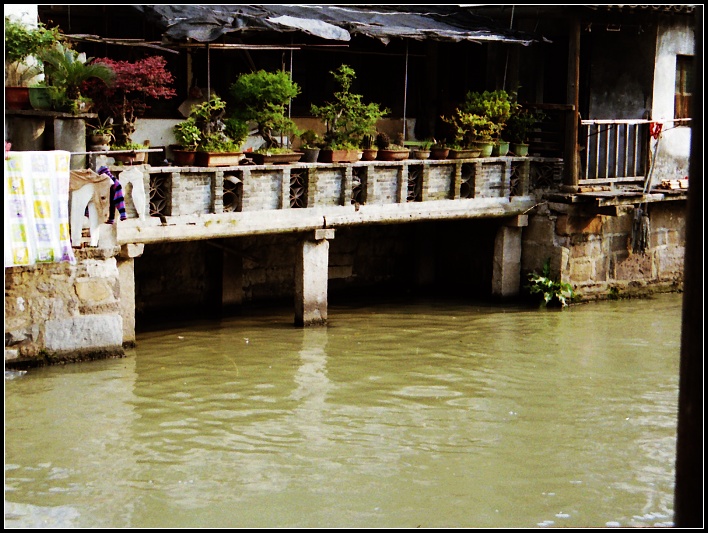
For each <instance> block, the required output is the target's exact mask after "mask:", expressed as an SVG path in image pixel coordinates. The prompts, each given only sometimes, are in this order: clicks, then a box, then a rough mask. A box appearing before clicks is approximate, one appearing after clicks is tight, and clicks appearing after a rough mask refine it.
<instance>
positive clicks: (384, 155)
mask: <svg viewBox="0 0 708 533" xmlns="http://www.w3.org/2000/svg"><path fill="white" fill-rule="evenodd" d="M409 155H410V151H409V150H379V154H378V157H377V158H376V159H378V160H379V161H404V160H406V159H408V156H409Z"/></svg>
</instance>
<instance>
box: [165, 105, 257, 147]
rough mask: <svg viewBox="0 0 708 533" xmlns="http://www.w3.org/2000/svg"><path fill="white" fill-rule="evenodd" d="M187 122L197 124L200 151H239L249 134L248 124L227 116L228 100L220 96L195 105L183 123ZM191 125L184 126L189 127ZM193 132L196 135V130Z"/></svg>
mask: <svg viewBox="0 0 708 533" xmlns="http://www.w3.org/2000/svg"><path fill="white" fill-rule="evenodd" d="M185 122H186V123H187V124H189V125H190V126H191V125H193V126H195V127H196V129H197V130H198V132H199V140H198V141H197V143H196V149H197V151H199V152H239V151H240V150H241V145H242V144H243V141H244V140H245V139H246V137H247V136H248V124H247V123H244V122H242V121H239V120H238V119H235V118H227V117H226V101H224V100H222V99H221V98H220V97H218V96H214V97H213V98H212V99H211V100H208V101H206V102H202V103H201V104H199V105H195V106H193V107H192V111H191V113H190V114H189V117H187V119H186V120H185V121H183V122H182V124H184V123H185ZM190 126H183V128H185V129H188V128H190ZM185 133H186V132H185ZM191 134H192V135H193V136H194V137H196V132H195V131H194V130H192V131H191ZM175 136H177V132H176V131H175Z"/></svg>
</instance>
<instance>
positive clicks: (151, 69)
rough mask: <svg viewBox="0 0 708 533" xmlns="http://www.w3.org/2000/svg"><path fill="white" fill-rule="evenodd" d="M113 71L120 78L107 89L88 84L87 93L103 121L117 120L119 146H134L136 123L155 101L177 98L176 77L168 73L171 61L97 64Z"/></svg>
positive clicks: (152, 59) (102, 60)
mask: <svg viewBox="0 0 708 533" xmlns="http://www.w3.org/2000/svg"><path fill="white" fill-rule="evenodd" d="M94 62H95V63H100V64H102V65H105V66H107V67H110V68H112V69H113V71H114V72H115V74H116V77H115V81H114V83H113V85H112V86H111V87H109V88H108V89H106V87H102V86H100V85H98V84H96V83H95V82H89V83H86V84H84V93H85V94H86V95H87V96H89V97H90V98H91V99H92V100H93V103H94V111H96V112H97V113H99V115H101V116H103V117H113V119H114V134H115V137H116V142H117V143H118V144H119V145H128V144H129V143H132V142H133V141H132V138H131V136H132V135H133V133H134V132H135V122H136V120H137V119H138V118H139V117H142V116H144V114H145V111H146V110H148V109H150V103H151V101H152V100H154V99H169V98H172V97H174V96H175V95H176V92H175V90H174V88H173V87H172V84H173V83H174V76H173V75H172V73H171V72H169V71H168V70H167V68H166V67H167V61H166V60H165V58H163V57H161V56H152V57H146V58H144V59H140V60H138V61H135V62H131V61H115V60H113V59H109V58H106V57H104V58H99V59H96V60H95V61H94Z"/></svg>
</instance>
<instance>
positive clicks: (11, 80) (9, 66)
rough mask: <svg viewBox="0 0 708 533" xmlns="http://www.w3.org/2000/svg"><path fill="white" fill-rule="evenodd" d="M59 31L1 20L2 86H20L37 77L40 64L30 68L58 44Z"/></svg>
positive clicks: (10, 19)
mask: <svg viewBox="0 0 708 533" xmlns="http://www.w3.org/2000/svg"><path fill="white" fill-rule="evenodd" d="M62 37H63V36H62V34H61V32H60V31H59V28H51V29H50V28H47V27H46V26H45V25H44V24H42V23H39V24H38V25H37V27H31V26H28V25H27V24H24V23H23V22H22V21H20V20H17V19H16V18H14V17H9V16H6V17H5V85H7V86H23V85H25V84H26V83H27V82H29V81H30V80H31V79H32V78H34V77H35V76H37V75H38V74H41V73H42V71H43V69H42V65H41V64H39V63H38V64H35V65H32V64H30V63H31V61H30V60H29V58H30V57H32V58H34V59H35V60H36V59H38V56H39V54H40V53H41V52H42V51H44V50H49V49H51V48H52V47H53V46H54V45H55V43H58V42H60V41H61V40H62Z"/></svg>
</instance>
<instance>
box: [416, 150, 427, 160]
mask: <svg viewBox="0 0 708 533" xmlns="http://www.w3.org/2000/svg"><path fill="white" fill-rule="evenodd" d="M413 155H414V156H415V158H416V159H430V150H413Z"/></svg>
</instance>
